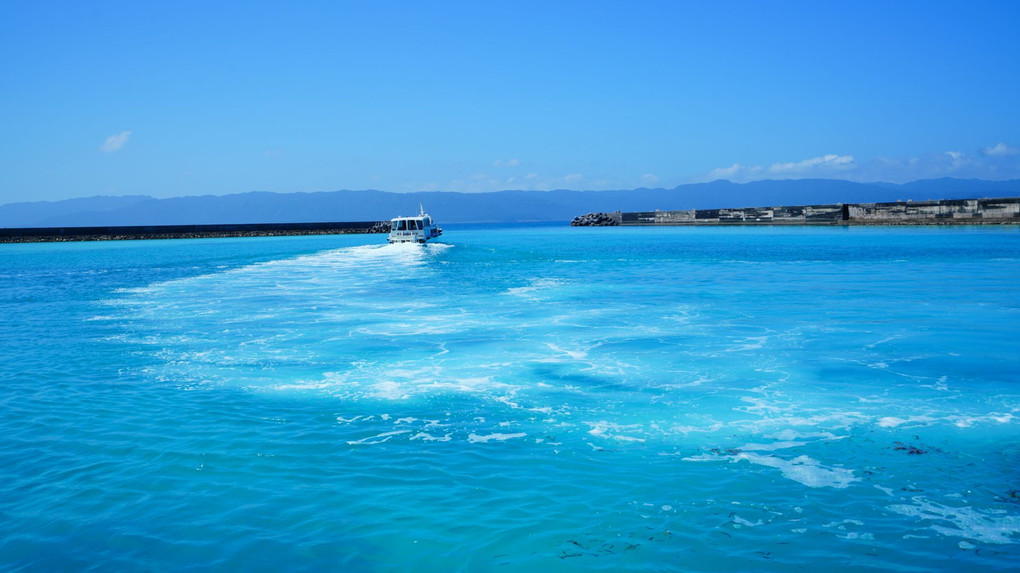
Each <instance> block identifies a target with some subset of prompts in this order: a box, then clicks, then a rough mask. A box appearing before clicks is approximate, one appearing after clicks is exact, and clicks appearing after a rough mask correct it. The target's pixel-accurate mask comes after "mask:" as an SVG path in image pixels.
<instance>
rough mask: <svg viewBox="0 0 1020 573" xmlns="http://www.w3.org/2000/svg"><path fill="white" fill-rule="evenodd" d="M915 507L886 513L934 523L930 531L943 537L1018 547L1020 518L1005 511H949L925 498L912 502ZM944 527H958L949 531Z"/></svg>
mask: <svg viewBox="0 0 1020 573" xmlns="http://www.w3.org/2000/svg"><path fill="white" fill-rule="evenodd" d="M911 501H913V502H914V505H890V506H888V508H887V509H889V510H891V511H895V512H896V513H899V514H902V515H906V516H908V517H917V518H919V519H920V520H922V521H931V522H934V523H932V525H930V526H929V529H932V530H934V531H937V532H938V533H941V534H942V535H946V536H955V537H965V538H967V539H975V540H977V541H981V542H984V543H995V544H1004V543H1017V542H1018V541H1020V539H1017V535H1018V534H1020V516H1017V515H1010V514H1009V513H1008V512H1007V511H1006V510H989V511H984V512H983V511H979V510H977V509H974V508H972V507H950V506H947V505H942V504H939V503H936V502H933V501H931V500H928V499H926V498H925V497H923V496H918V497H914V498H911ZM944 523H948V524H951V525H953V526H955V527H947V526H946V525H943V524H944Z"/></svg>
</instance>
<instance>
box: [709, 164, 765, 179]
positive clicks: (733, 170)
mask: <svg viewBox="0 0 1020 573" xmlns="http://www.w3.org/2000/svg"><path fill="white" fill-rule="evenodd" d="M761 172H762V167H760V166H757V165H755V166H748V165H741V164H739V163H734V164H733V165H730V166H729V167H718V168H716V169H713V170H711V171H709V172H708V173H707V174H706V175H705V177H703V179H705V180H707V181H715V180H717V179H728V180H730V181H749V180H752V179H755V178H759V177H760V175H761Z"/></svg>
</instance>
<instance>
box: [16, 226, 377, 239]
mask: <svg viewBox="0 0 1020 573" xmlns="http://www.w3.org/2000/svg"><path fill="white" fill-rule="evenodd" d="M389 230H390V229H389V221H383V222H375V221H370V222H354V223H347V222H341V223H253V224H236V225H141V226H122V227H29V228H19V229H14V228H0V243H45V242H62V241H118V240H141V239H198V238H215V237H271V236H286V235H342V234H353V233H388V232H389Z"/></svg>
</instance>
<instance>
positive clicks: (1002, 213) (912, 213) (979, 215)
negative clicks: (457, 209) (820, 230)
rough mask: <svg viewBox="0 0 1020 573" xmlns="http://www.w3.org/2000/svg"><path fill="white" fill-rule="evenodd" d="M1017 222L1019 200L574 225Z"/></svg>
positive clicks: (739, 212) (603, 216)
mask: <svg viewBox="0 0 1020 573" xmlns="http://www.w3.org/2000/svg"><path fill="white" fill-rule="evenodd" d="M980 224H1020V197H1007V198H998V199H945V200H940V201H897V202H891V203H836V204H832V205H802V206H779V207H744V208H734V209H687V210H679V211H659V210H656V211H639V212H620V211H617V212H615V213H590V214H588V215H582V216H580V217H577V218H575V219H574V221H572V222H571V225H574V226H612V225H980Z"/></svg>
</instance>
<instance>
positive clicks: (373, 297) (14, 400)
mask: <svg viewBox="0 0 1020 573" xmlns="http://www.w3.org/2000/svg"><path fill="white" fill-rule="evenodd" d="M384 242H385V238H384V237H383V236H381V235H370V236H329V237H289V238H258V239H205V240H181V241H131V242H110V243H74V244H33V245H0V311H2V315H0V318H2V320H0V388H2V395H0V432H2V439H0V533H2V535H0V566H2V567H3V568H5V569H25V570H82V569H102V570H108V569H117V570H168V569H214V570H280V569H286V570H293V569H297V570H344V571H348V570H350V571H411V570H438V571H457V570H461V571H508V572H512V571H528V572H535V571H543V570H578V571H580V570H585V571H587V570H607V571H621V570H634V571H637V570H641V571H648V570H685V571H687V570H689V571H731V570H773V571H786V570H790V569H794V568H814V567H817V566H818V565H820V564H824V566H825V568H826V569H827V570H829V571H842V570H846V571H854V570H863V569H876V570H898V571H927V570H981V571H987V570H1010V569H1014V570H1015V568H1016V567H1017V564H1018V563H1020V473H1018V468H1020V439H1018V437H1020V432H1018V430H1020V232H1018V230H1017V229H1014V228H959V227H958V228H945V229H934V228H839V229H829V228H825V229H814V228H778V227H772V228H636V229H631V228H615V229H592V228H585V229H580V228H568V227H531V228H527V227H510V228H493V229H485V228H480V227H463V228H461V229H450V230H448V231H447V234H446V236H445V237H444V242H442V243H436V244H430V245H427V246H424V247H421V246H399V245H398V246H390V245H385V244H383V243H384Z"/></svg>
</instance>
